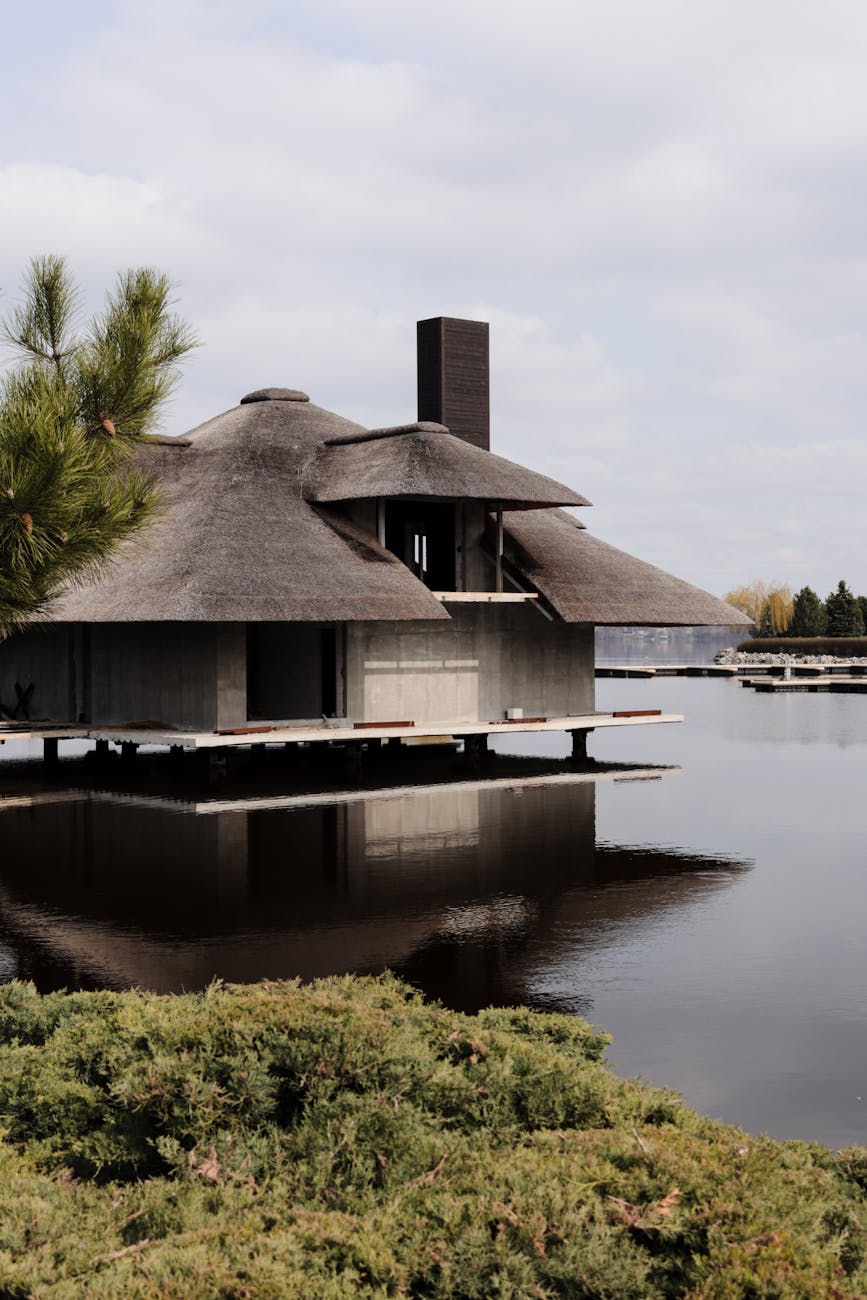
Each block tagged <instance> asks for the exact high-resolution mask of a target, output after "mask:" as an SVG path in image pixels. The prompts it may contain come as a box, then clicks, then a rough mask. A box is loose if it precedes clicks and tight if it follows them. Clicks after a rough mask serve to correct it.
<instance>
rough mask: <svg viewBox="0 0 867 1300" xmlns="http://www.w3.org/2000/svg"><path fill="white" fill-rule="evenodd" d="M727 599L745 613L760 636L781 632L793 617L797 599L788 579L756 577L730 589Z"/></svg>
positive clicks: (778, 634)
mask: <svg viewBox="0 0 867 1300" xmlns="http://www.w3.org/2000/svg"><path fill="white" fill-rule="evenodd" d="M725 599H726V601H727V602H728V603H729V605H734V607H735V609H739V610H741V611H742V612H743V613H744V614H746V616H747V618H749V619H750V620H751V621H752V623H753V624H754V626H755V628H756V630H757V632H758V633H759V634H760V635H761V636H781V635H782V634H783V633H784V632H786V630H787V629H788V627H789V624H790V623H791V621H792V615H793V612H794V601H793V596H792V590H791V588H790V587H789V586H788V585H787V584H786V583H779V582H767V581H765V579H763V578H755V579H754V580H753V581H752V582H750V583H747V584H746V586H743V587H736V588H735V589H734V591H729V592H727V593H726V596H725Z"/></svg>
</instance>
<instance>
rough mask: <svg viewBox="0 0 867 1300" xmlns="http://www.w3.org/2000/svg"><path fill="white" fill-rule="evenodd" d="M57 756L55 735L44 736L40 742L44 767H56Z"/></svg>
mask: <svg viewBox="0 0 867 1300" xmlns="http://www.w3.org/2000/svg"><path fill="white" fill-rule="evenodd" d="M57 758H58V750H57V737H56V736H46V737H45V739H44V740H43V742H42V761H43V763H44V764H45V766H46V767H56V766H57Z"/></svg>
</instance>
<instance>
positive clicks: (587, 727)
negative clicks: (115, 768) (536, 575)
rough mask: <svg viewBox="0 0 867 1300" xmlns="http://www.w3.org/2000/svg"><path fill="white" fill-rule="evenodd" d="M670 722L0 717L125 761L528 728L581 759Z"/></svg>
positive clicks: (480, 739)
mask: <svg viewBox="0 0 867 1300" xmlns="http://www.w3.org/2000/svg"><path fill="white" fill-rule="evenodd" d="M664 722H683V714H681V713H663V711H662V710H661V709H623V710H620V711H615V712H609V713H586V714H574V715H573V714H569V715H566V716H564V717H557V718H543V717H539V718H523V719H520V718H508V719H503V720H500V719H496V720H494V721H489V722H454V721H453V722H443V723H439V724H434V723H424V724H423V725H421V726H416V724H415V723H414V722H412V721H409V720H407V721H403V720H391V721H388V722H365V723H363V724H362V723H352V722H349V721H348V720H346V719H344V718H335V719H328V720H326V721H322V722H317V723H301V724H297V725H289V724H283V723H274V724H268V723H255V724H253V723H251V724H250V725H249V726H247V727H237V728H234V729H233V730H231V731H207V732H194V731H181V730H173V729H171V728H163V727H160V726H153V727H144V726H142V725H141V724H129V725H128V726H125V727H121V726H118V727H90V726H87V725H84V724H80V725H78V726H61V725H52V724H48V723H45V724H42V723H38V722H33V723H0V745H3V744H4V743H5V742H6V741H7V740H10V741H11V740H19V741H41V742H42V745H43V755H44V759H45V762H46V764H48V765H50V764H52V763H54V762H56V761H57V758H58V752H59V749H58V746H59V742H60V741H64V740H74V741H79V742H80V741H93V742H95V744H96V751H97V754H98V755H99V756H102V757H107V755H108V752H109V747H110V746H111V745H114V746H116V747H119V748H120V751H121V756H122V758H124V759H132V758H134V756H135V754H136V752H137V751H138V750H139V749H140V748H142V747H144V746H147V747H148V748H157V749H168V750H170V751H171V752H172V753H173V754H174V755H175V756H176V757H178V756H181V755H182V754H184V753H200V754H205V755H212V756H213V757H215V758H216V757H219V756H222V757H225V755H226V754H227V752H228V751H229V750H236V749H239V748H251V749H260V748H262V747H264V746H265V745H280V746H287V747H289V746H291V747H293V748H294V747H296V746H299V745H335V746H342V747H344V748H346V749H348V750H349V751H350V752H352V753H357V754H360V752H361V749H362V747H365V748H368V749H369V748H370V747H371V746H375V747H376V748H379V747H380V746H382V745H385V744H389V743H390V742H391V743H394V744H399V743H400V742H401V741H410V742H415V743H424V742H425V741H429V742H432V743H442V741H443V740H451V741H453V742H460V741H462V742H463V744H464V750H465V752H466V753H467V755H468V756H469V757H478V756H479V755H480V754H481V752H482V751H483V750H484V749H485V748H486V747H487V743H488V740H489V739H490V737H491V736H500V735H504V734H509V733H515V732H520V733H526V732H540V731H544V732H550V731H563V732H569V733H570V734H571V736H572V749H573V754H574V755H575V757H581V756H582V754H586V743H587V733H588V732H590V731H595V730H597V729H599V728H602V727H628V726H647V725H648V724H655V723H664Z"/></svg>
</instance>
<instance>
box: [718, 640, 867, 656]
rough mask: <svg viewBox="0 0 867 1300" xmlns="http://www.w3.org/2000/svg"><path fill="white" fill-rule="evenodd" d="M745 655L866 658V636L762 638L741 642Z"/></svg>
mask: <svg viewBox="0 0 867 1300" xmlns="http://www.w3.org/2000/svg"><path fill="white" fill-rule="evenodd" d="M738 649H739V650H743V651H744V652H745V653H746V654H788V655H837V656H838V657H839V658H840V659H860V658H862V657H864V658H867V636H764V637H752V638H751V639H750V640H748V641H741V643H740V645H739V646H738Z"/></svg>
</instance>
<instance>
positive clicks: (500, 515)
mask: <svg viewBox="0 0 867 1300" xmlns="http://www.w3.org/2000/svg"><path fill="white" fill-rule="evenodd" d="M496 590H497V591H500V592H501V591H502V590H503V507H502V506H498V507H497V583H496Z"/></svg>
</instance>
